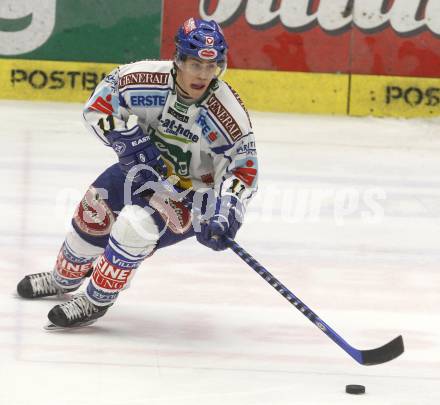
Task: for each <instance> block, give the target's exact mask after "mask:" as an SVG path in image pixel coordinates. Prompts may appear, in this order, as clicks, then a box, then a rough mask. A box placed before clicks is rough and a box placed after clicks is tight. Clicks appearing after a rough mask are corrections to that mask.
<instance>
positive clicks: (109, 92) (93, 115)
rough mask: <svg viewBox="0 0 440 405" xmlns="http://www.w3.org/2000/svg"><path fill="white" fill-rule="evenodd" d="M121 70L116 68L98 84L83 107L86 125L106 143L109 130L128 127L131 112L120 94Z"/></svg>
mask: <svg viewBox="0 0 440 405" xmlns="http://www.w3.org/2000/svg"><path fill="white" fill-rule="evenodd" d="M119 71H120V68H116V69H114V70H113V71H112V72H111V73H109V74H108V75H107V76H106V77H105V78H104V79H103V80H102V81H101V83H99V84H98V86H97V87H96V89H95V91H94V92H93V94H92V95H91V97H90V98H89V100H88V101H87V103H86V105H85V106H84V109H83V118H84V121H85V124H86V127H87V128H88V129H89V130H90V132H92V133H93V134H95V135H96V136H97V137H98V138H100V139H101V141H102V142H104V143H105V144H106V145H108V144H109V142H108V140H107V138H106V134H107V133H108V132H109V131H113V130H117V131H120V130H124V129H127V120H128V116H129V114H128V113H127V111H126V110H125V108H124V100H123V98H122V97H120V95H119V88H118V86H119V84H118V83H119Z"/></svg>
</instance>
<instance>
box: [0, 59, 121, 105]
mask: <svg viewBox="0 0 440 405" xmlns="http://www.w3.org/2000/svg"><path fill="white" fill-rule="evenodd" d="M115 67H116V66H115V65H114V64H106V63H93V62H89V63H84V62H55V61H39V60H21V59H4V60H2V61H1V63H0V83H1V84H2V85H1V86H0V98H6V99H11V100H49V101H64V102H65V101H75V102H81V103H84V102H85V101H86V100H87V99H88V98H89V97H90V95H91V93H92V91H93V90H94V89H95V87H96V85H97V84H98V83H99V82H100V81H101V80H102V79H103V78H104V77H105V75H106V74H107V73H109V72H111V71H112V70H113V69H114V68H115Z"/></svg>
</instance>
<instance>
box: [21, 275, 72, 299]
mask: <svg viewBox="0 0 440 405" xmlns="http://www.w3.org/2000/svg"><path fill="white" fill-rule="evenodd" d="M78 287H79V286H78ZM78 287H76V288H72V289H69V290H67V289H64V288H62V287H60V286H59V285H58V284H56V283H55V281H54V279H53V276H52V273H50V272H47V273H36V274H28V275H27V276H25V277H24V278H23V280H21V281H20V282H19V283H18V285H17V293H18V295H19V296H20V297H23V298H41V297H50V296H53V295H58V296H61V295H63V294H64V293H66V292H71V291H75V290H77V289H78Z"/></svg>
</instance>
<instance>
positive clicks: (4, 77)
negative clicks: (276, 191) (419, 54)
mask: <svg viewBox="0 0 440 405" xmlns="http://www.w3.org/2000/svg"><path fill="white" fill-rule="evenodd" d="M115 66H116V65H115V64H108V63H93V62H90V63H84V62H58V61H39V60H21V59H2V60H1V61H0V81H1V83H2V86H0V98H3V99H12V100H40V101H72V102H84V101H86V100H87V99H88V97H89V96H90V94H91V92H92V91H93V89H94V88H95V86H96V84H97V83H99V81H100V80H102V78H103V77H104V76H105V74H106V73H108V72H110V71H111V70H112V69H113V68H114V67H115ZM224 79H225V80H226V81H227V82H229V83H230V84H231V85H232V87H234V88H235V89H236V90H237V91H238V93H239V94H240V96H241V98H242V99H243V101H244V102H245V104H246V105H247V106H248V108H250V109H253V110H258V111H271V112H297V113H313V114H336V115H353V116H368V115H372V116H378V117H407V118H411V117H432V116H438V115H440V80H439V79H438V78H421V77H398V76H374V75H358V74H330V73H303V72H280V71H278V72H277V71H264V70H252V69H229V70H228V71H227V73H226V75H225V77H224Z"/></svg>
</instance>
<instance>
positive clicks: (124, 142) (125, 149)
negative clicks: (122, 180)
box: [107, 125, 167, 183]
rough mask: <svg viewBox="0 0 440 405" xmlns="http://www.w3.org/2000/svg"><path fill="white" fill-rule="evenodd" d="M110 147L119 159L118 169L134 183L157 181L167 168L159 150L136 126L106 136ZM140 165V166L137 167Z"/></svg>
mask: <svg viewBox="0 0 440 405" xmlns="http://www.w3.org/2000/svg"><path fill="white" fill-rule="evenodd" d="M107 139H108V140H109V142H110V145H111V147H112V148H113V150H114V151H115V152H116V154H117V155H118V158H119V167H120V168H121V170H122V172H123V173H124V174H125V175H126V176H127V174H129V172H130V169H132V168H134V167H135V166H136V167H135V169H133V171H132V172H130V178H133V182H135V183H145V182H148V181H157V180H158V178H159V176H165V175H166V173H167V168H166V166H165V163H164V161H163V160H162V158H161V157H160V152H159V149H157V147H156V145H155V144H154V143H153V142H152V141H151V138H150V136H149V135H145V134H144V133H143V132H142V130H141V128H140V127H139V126H138V125H136V126H134V127H133V128H131V129H127V130H125V131H111V132H109V133H108V135H107ZM137 165H140V166H137Z"/></svg>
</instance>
